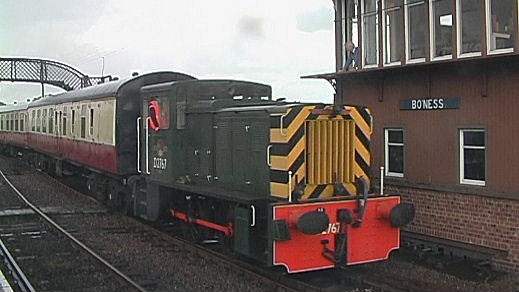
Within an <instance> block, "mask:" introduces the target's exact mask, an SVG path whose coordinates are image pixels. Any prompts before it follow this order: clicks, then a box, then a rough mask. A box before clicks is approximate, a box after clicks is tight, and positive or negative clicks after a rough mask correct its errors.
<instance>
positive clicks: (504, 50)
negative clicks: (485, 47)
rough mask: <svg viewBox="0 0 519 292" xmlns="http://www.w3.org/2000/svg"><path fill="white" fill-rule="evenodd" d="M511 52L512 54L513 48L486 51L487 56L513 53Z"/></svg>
mask: <svg viewBox="0 0 519 292" xmlns="http://www.w3.org/2000/svg"><path fill="white" fill-rule="evenodd" d="M513 52H514V48H507V49H497V50H491V51H488V53H487V55H499V54H508V53H513Z"/></svg>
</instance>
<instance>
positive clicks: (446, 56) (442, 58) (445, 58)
mask: <svg viewBox="0 0 519 292" xmlns="http://www.w3.org/2000/svg"><path fill="white" fill-rule="evenodd" d="M450 59H452V55H445V56H439V57H434V58H432V60H431V61H433V62H434V61H445V60H450Z"/></svg>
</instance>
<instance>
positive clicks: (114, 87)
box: [28, 71, 195, 108]
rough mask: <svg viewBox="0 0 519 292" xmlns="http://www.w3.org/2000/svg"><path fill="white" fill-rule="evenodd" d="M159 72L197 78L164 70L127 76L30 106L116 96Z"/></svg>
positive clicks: (40, 100)
mask: <svg viewBox="0 0 519 292" xmlns="http://www.w3.org/2000/svg"><path fill="white" fill-rule="evenodd" d="M158 74H171V75H173V76H176V78H178V79H195V78H194V77H192V76H190V75H187V74H184V73H178V72H172V71H163V72H152V73H147V74H142V75H138V76H132V77H127V78H124V79H121V80H117V81H111V82H108V83H103V84H98V85H94V86H90V87H87V88H82V89H79V90H74V91H69V92H64V93H61V94H57V95H52V96H48V97H45V98H41V99H39V100H37V101H34V102H32V103H30V104H29V106H28V108H31V107H36V106H44V105H51V104H58V103H64V102H74V101H80V100H84V99H99V98H104V97H112V96H116V95H117V93H118V92H119V91H120V90H121V89H122V88H123V87H124V86H126V85H128V84H131V83H133V81H135V80H138V79H141V78H144V77H145V76H150V75H158Z"/></svg>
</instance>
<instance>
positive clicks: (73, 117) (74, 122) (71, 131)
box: [70, 110, 76, 134]
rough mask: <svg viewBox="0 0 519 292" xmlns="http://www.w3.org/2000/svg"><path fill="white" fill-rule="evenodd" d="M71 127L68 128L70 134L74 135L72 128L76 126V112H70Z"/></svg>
mask: <svg viewBox="0 0 519 292" xmlns="http://www.w3.org/2000/svg"><path fill="white" fill-rule="evenodd" d="M71 121H72V125H71V126H70V133H71V134H74V126H75V124H76V111H75V110H72V120H71Z"/></svg>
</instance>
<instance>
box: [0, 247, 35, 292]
mask: <svg viewBox="0 0 519 292" xmlns="http://www.w3.org/2000/svg"><path fill="white" fill-rule="evenodd" d="M0 249H1V251H2V255H3V256H4V261H5V263H6V264H7V267H8V269H9V271H10V274H11V276H12V277H13V278H14V280H15V282H16V285H17V286H18V287H19V288H20V291H23V292H33V291H36V290H35V289H34V288H33V287H32V285H31V283H30V282H29V280H28V279H27V277H26V276H25V274H24V273H23V271H22V269H20V267H19V266H18V263H16V260H15V259H14V257H13V256H12V255H11V253H10V252H9V250H8V249H7V247H6V246H5V245H4V243H3V242H2V240H0Z"/></svg>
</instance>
